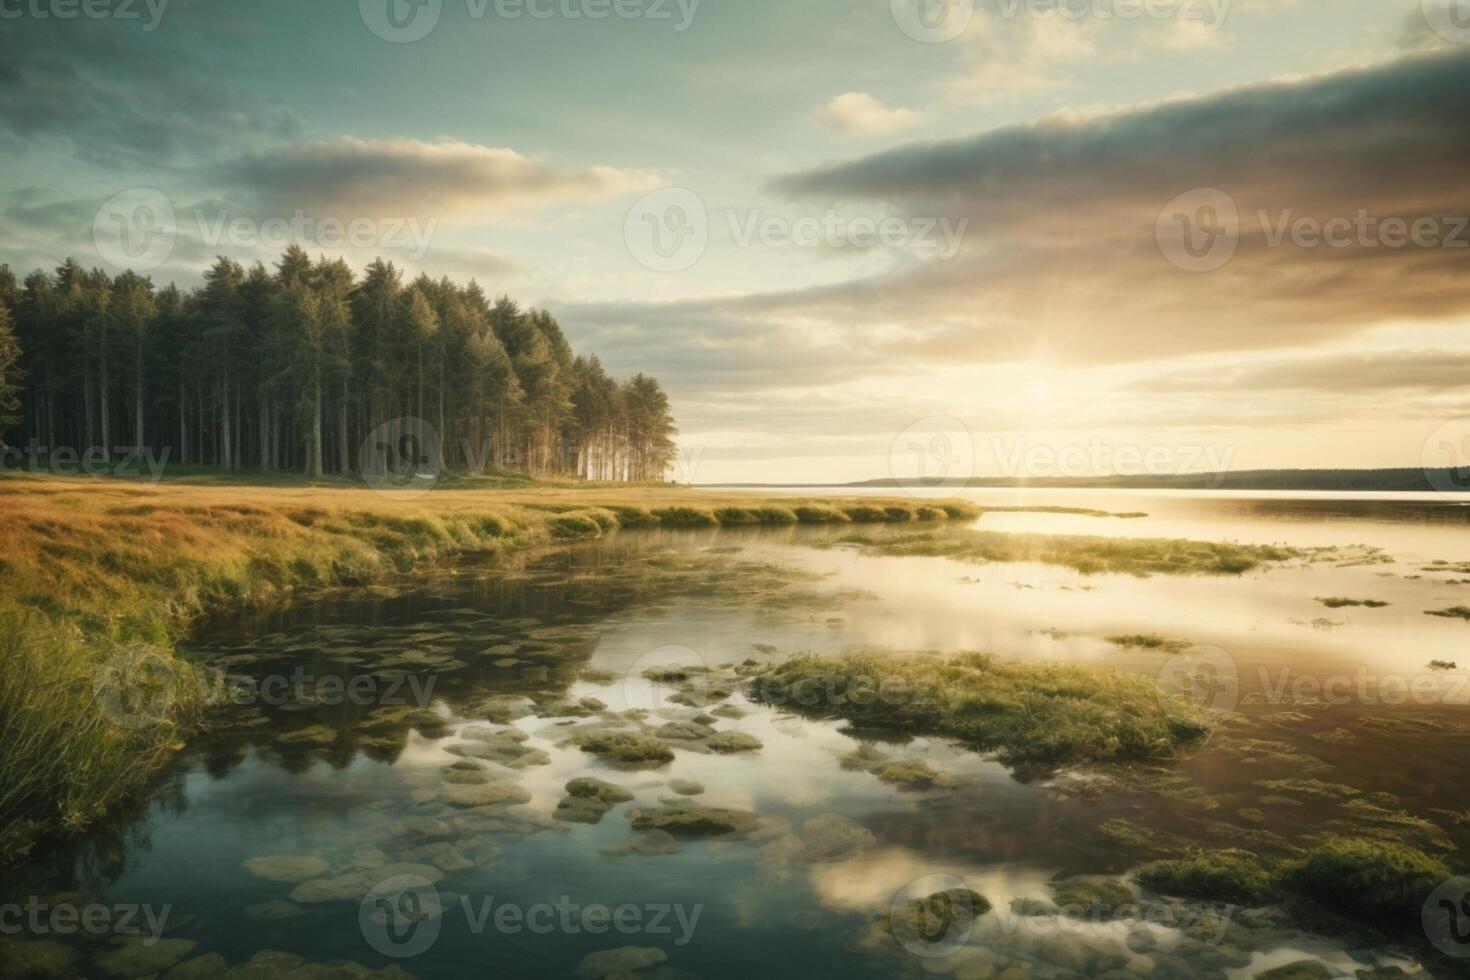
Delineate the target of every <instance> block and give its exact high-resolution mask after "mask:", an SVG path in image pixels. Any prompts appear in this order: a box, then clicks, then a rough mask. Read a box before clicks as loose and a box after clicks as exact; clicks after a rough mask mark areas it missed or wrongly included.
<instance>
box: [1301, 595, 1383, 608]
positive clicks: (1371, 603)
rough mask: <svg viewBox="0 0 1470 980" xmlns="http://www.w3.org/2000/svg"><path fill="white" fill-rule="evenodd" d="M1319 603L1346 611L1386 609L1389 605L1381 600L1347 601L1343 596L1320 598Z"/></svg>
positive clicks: (1318, 598)
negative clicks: (1361, 608) (1349, 609)
mask: <svg viewBox="0 0 1470 980" xmlns="http://www.w3.org/2000/svg"><path fill="white" fill-rule="evenodd" d="M1317 601H1318V602H1320V603H1322V605H1324V606H1326V607H1327V608H1328V609H1346V608H1349V607H1358V606H1361V607H1363V608H1365V609H1384V608H1386V607H1387V606H1388V605H1389V604H1388V603H1386V602H1384V601H1382V600H1380V599H1347V598H1344V597H1342V596H1327V597H1325V598H1324V597H1322V596H1318V597H1317Z"/></svg>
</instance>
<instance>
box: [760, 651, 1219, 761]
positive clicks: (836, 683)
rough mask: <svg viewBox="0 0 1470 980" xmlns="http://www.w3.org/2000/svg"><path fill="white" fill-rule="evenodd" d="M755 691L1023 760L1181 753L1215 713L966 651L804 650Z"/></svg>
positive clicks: (1113, 682) (796, 706)
mask: <svg viewBox="0 0 1470 980" xmlns="http://www.w3.org/2000/svg"><path fill="white" fill-rule="evenodd" d="M752 696H753V697H754V698H755V699H756V700H757V701H761V702H764V703H767V704H771V705H773V706H778V707H781V708H785V709H787V710H790V711H794V712H796V713H798V714H802V715H806V716H808V717H818V718H840V719H843V720H846V721H849V722H851V723H853V724H854V725H855V726H856V727H858V728H862V729H865V730H878V731H881V730H888V731H897V732H900V733H902V734H906V735H930V736H944V737H949V738H954V739H958V740H959V741H961V742H963V743H965V744H966V745H968V746H970V747H971V748H974V749H977V750H980V751H997V752H998V753H999V754H1000V757H1001V759H1002V761H1004V762H1006V763H1007V764H1009V765H1012V766H1014V767H1017V768H1026V769H1028V770H1037V771H1040V770H1045V769H1048V768H1054V767H1058V766H1063V765H1069V764H1077V763H1104V762H1118V761H1127V760H1148V759H1163V758H1172V757H1174V756H1176V755H1177V754H1179V753H1180V752H1181V751H1182V750H1183V749H1185V748H1187V747H1188V746H1190V745H1192V744H1194V743H1197V742H1199V741H1200V740H1202V739H1203V738H1204V737H1205V736H1206V735H1207V734H1208V733H1209V731H1210V720H1209V718H1208V716H1207V715H1206V714H1205V713H1204V711H1203V710H1202V709H1200V708H1199V707H1198V706H1196V705H1195V704H1194V703H1193V702H1191V701H1188V700H1186V699H1184V698H1179V697H1176V696H1173V695H1170V694H1167V693H1166V692H1164V691H1162V690H1160V689H1159V687H1158V685H1156V684H1155V683H1154V682H1153V681H1151V680H1148V679H1146V678H1143V677H1140V676H1138V675H1135V674H1128V673H1123V672H1121V671H1115V670H1110V669H1107V668H1101V667H1093V666H1087V665H1078V664H1015V663H1004V662H1002V661H999V660H996V659H995V658H994V657H991V656H988V655H985V654H978V653H967V654H960V655H956V656H949V657H943V656H936V655H930V654H919V655H909V656H904V655H884V656H880V655H874V654H863V653H851V654H845V655H842V656H838V657H818V656H812V655H803V656H798V657H794V658H792V659H790V660H787V661H785V662H784V663H781V664H778V665H775V666H772V667H769V668H767V669H765V670H763V671H761V672H760V673H758V674H756V675H754V677H753V683H752Z"/></svg>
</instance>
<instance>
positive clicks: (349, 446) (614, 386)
mask: <svg viewBox="0 0 1470 980" xmlns="http://www.w3.org/2000/svg"><path fill="white" fill-rule="evenodd" d="M412 420H421V422H419V423H415V422H413V421H412ZM423 424H427V426H428V427H431V428H432V429H433V431H434V432H435V433H437V435H438V437H439V445H440V446H441V447H442V449H441V451H440V455H441V457H442V463H443V465H444V466H445V467H447V468H449V469H451V470H457V471H460V472H482V471H486V470H511V471H518V472H525V473H529V474H532V475H537V476H544V475H559V476H575V477H579V478H582V479H589V480H616V481H659V480H662V479H664V478H665V475H666V474H667V473H668V470H669V468H670V466H671V465H672V463H673V460H674V454H675V450H674V443H673V436H674V435H675V434H676V432H677V429H676V427H675V424H674V419H673V416H672V414H671V412H670V409H669V400H668V396H667V395H666V394H665V393H664V391H663V389H662V388H661V387H660V385H659V383H658V382H657V381H656V380H654V379H653V378H650V377H648V376H646V375H643V374H638V375H635V376H634V377H633V378H631V379H629V380H627V381H623V382H619V381H617V380H615V379H614V378H612V377H610V376H609V375H608V374H607V372H606V371H605V370H604V369H603V367H602V365H601V363H600V362H599V361H598V359H597V358H596V357H595V356H579V355H576V354H574V353H573V351H572V348H571V345H570V344H569V343H568V342H567V339H566V337H565V336H564V335H563V333H562V330H561V327H560V326H559V325H558V324H557V322H556V320H555V318H553V317H552V316H551V314H550V313H547V312H545V311H541V310H532V309H522V308H521V307H520V306H518V305H517V304H516V303H515V302H513V301H512V300H510V299H509V298H508V297H504V296H502V297H500V298H498V299H496V300H494V301H492V300H491V299H490V298H489V297H487V296H486V295H485V293H484V291H483V290H482V289H481V288H480V286H479V285H478V284H477V283H476V282H474V281H473V280H472V281H471V282H470V283H469V285H467V286H461V285H458V284H456V283H454V282H451V281H450V280H449V279H447V278H446V279H438V280H434V279H430V278H429V277H427V276H420V277H419V278H417V279H415V280H413V281H412V282H405V281H404V279H403V276H402V274H401V273H400V272H399V271H398V270H397V269H396V268H394V266H393V265H392V264H391V263H388V262H384V261H382V260H381V259H379V260H377V261H375V262H373V263H372V264H371V265H369V266H368V267H367V269H366V270H365V271H364V273H363V274H362V276H361V277H358V276H356V275H355V274H354V273H353V270H352V269H351V268H350V267H349V266H348V265H347V264H346V262H344V261H342V260H341V259H336V260H328V259H326V258H321V259H318V260H317V261H312V259H311V258H310V257H309V256H308V255H307V253H306V252H305V251H304V250H303V249H302V248H300V247H299V246H295V245H293V246H291V247H289V248H287V249H286V251H285V253H284V254H283V255H282V256H281V259H280V261H279V262H277V263H276V264H275V266H274V268H273V269H267V268H266V267H265V265H264V264H262V263H256V264H255V265H254V266H253V267H251V268H249V269H246V268H244V267H243V266H241V265H240V264H239V263H237V262H234V261H233V260H231V259H228V258H225V257H223V256H221V257H220V258H219V259H217V260H216V261H215V263H214V264H213V265H212V266H211V267H210V268H209V270H208V271H207V272H206V273H205V274H204V282H203V284H202V285H201V286H199V288H197V289H195V290H193V291H192V292H188V293H186V292H184V291H182V290H180V289H179V288H178V287H176V286H174V285H172V284H170V285H168V286H166V287H164V288H162V289H155V288H154V285H153V283H152V281H151V280H150V279H149V278H148V277H146V276H140V275H137V274H135V273H133V272H131V271H128V272H124V273H122V274H120V275H118V276H116V277H110V276H109V275H108V274H107V273H106V272H104V271H102V270H100V269H90V270H89V269H86V268H84V267H82V266H81V265H80V264H79V263H77V262H76V261H75V260H73V259H68V260H67V261H65V262H63V263H62V264H61V265H60V266H59V267H58V268H57V269H56V270H55V271H54V272H47V271H45V270H36V271H35V272H32V273H31V274H30V275H28V276H26V277H25V279H24V281H17V279H16V277H15V275H14V273H12V272H11V270H10V268H9V267H8V266H0V445H4V444H5V441H6V436H7V433H8V434H9V435H10V437H11V439H12V441H15V437H16V436H17V435H18V436H19V442H21V443H27V444H33V445H38V446H41V447H52V448H55V447H62V446H69V447H74V448H80V449H84V450H85V449H88V448H90V447H102V448H103V449H104V450H105V451H108V452H111V451H114V450H117V449H120V448H121V447H128V448H129V449H136V450H137V451H139V452H142V451H145V450H151V451H153V452H155V453H162V452H164V451H167V452H169V453H170V459H171V461H172V462H177V463H183V464H188V465H194V466H205V467H213V468H216V469H218V470H222V471H232V470H259V471H265V472H288V471H295V472H301V473H304V474H306V475H308V476H323V475H326V474H344V475H345V474H352V473H357V472H360V471H361V470H362V469H363V468H366V467H370V466H371V465H373V463H374V460H376V454H375V453H374V452H373V451H372V448H371V447H373V446H375V445H379V444H381V443H382V441H383V440H384V438H386V439H387V440H388V441H389V442H390V443H391V441H392V440H393V439H396V438H399V437H401V436H402V435H403V434H404V433H405V432H407V431H409V430H411V429H415V430H422V427H423ZM415 434H417V431H416V432H415ZM368 456H372V457H373V459H369V458H367V457H368Z"/></svg>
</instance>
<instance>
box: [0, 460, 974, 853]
mask: <svg viewBox="0 0 1470 980" xmlns="http://www.w3.org/2000/svg"><path fill="white" fill-rule="evenodd" d="M976 514H978V511H977V510H976V509H975V508H974V507H972V506H970V505H967V504H962V503H956V502H942V503H941V502H922V503H921V502H917V501H914V500H902V499H892V500H879V499H873V498H864V499H863V500H861V501H847V502H841V501H816V500H792V499H782V500H761V499H760V498H758V497H754V496H751V495H738V496H737V495H733V494H731V495H720V494H711V493H705V492H694V491H690V490H684V489H679V488H675V487H671V486H634V487H630V486H627V485H607V484H602V485H599V484H591V485H544V486H543V485H535V484H525V483H518V484H515V485H513V486H511V487H509V488H506V487H503V486H502V487H499V488H496V487H495V486H494V485H489V486H488V487H487V488H471V487H460V488H455V487H450V488H447V489H436V490H434V491H432V492H429V493H427V494H423V495H419V496H412V497H409V496H402V495H394V494H384V493H379V492H376V491H373V490H369V489H365V488H361V487H353V486H351V485H349V484H344V483H336V484H324V485H306V484H300V485H293V484H284V485H280V484H277V485H270V484H262V483H251V484H238V483H237V484H231V483H225V482H223V481H219V480H205V481H194V482H184V481H178V482H171V481H165V482H163V483H160V484H148V483H142V482H127V481H121V480H113V479H107V478H99V477H79V478H66V477H53V476H44V475H33V474H15V475H9V476H6V477H4V478H0V662H3V666H4V669H3V671H0V726H3V730H0V741H3V744H4V745H5V747H6V750H5V753H4V755H3V756H0V814H4V816H5V821H4V825H3V827H0V863H4V862H5V861H7V860H12V861H13V860H16V859H18V858H21V857H23V856H24V855H25V854H26V853H28V851H29V849H30V847H31V846H32V845H33V844H34V842H35V841H36V840H38V839H39V838H41V837H43V836H45V835H47V834H55V833H70V832H75V831H76V830H79V829H81V828H83V827H85V826H87V825H88V824H89V823H91V822H93V821H94V820H96V819H97V818H98V817H100V816H101V815H102V814H103V813H105V812H106V811H107V809H108V808H109V807H110V806H112V805H114V804H115V803H116V802H117V801H118V800H120V799H121V798H123V797H125V796H126V795H127V794H128V793H129V792H131V791H133V790H135V789H136V788H137V787H138V786H139V785H140V784H142V783H143V782H145V781H146V780H147V779H148V777H149V776H150V775H151V774H152V773H154V772H156V771H157V769H158V767H159V766H160V765H161V764H162V763H163V762H164V761H166V759H167V758H168V757H169V755H170V754H171V753H172V751H174V750H175V749H176V748H177V747H178V746H179V745H180V744H181V739H182V738H183V737H184V736H185V735H186V734H187V733H188V732H189V731H190V730H191V729H193V728H194V727H195V726H198V725H200V724H203V723H206V722H207V718H205V717H204V703H203V697H202V685H200V684H199V683H197V681H195V682H191V678H192V672H191V671H190V669H189V668H188V666H187V665H178V666H177V676H178V677H179V678H180V681H179V683H178V690H177V691H176V692H175V696H174V697H173V698H172V701H171V705H172V710H171V712H170V714H169V716H168V717H167V718H164V719H161V720H160V723H159V724H156V725H149V726H145V727H142V728H137V729H120V728H118V727H116V726H114V725H112V724H110V723H109V721H108V719H107V717H106V716H105V714H104V713H103V712H102V711H101V710H100V709H99V707H98V704H97V702H98V686H99V676H100V673H101V671H102V670H103V665H104V664H108V663H109V662H111V663H116V662H117V660H116V657H117V655H118V653H119V651H123V650H128V649H133V648H135V647H136V645H138V644H147V645H150V646H152V647H156V648H157V649H158V651H159V654H158V655H159V656H162V657H168V656H169V655H170V654H169V651H171V650H172V647H173V644H174V642H175V641H177V640H178V639H179V637H181V636H182V635H184V634H185V633H186V632H187V631H188V629H189V628H190V626H191V624H192V623H194V622H195V621H196V620H197V619H198V618H199V617H200V616H201V615H203V614H205V613H206V612H209V611H212V610H216V609H220V608H223V607H226V606H228V605H230V604H240V603H255V602H268V601H274V600H279V599H280V598H281V597H283V596H286V595H289V594H291V593H293V592H296V591H299V590H303V589H319V588H330V587H333V586H341V585H354V584H361V583H365V582H370V581H373V580H375V579H379V578H382V577H384V576H387V575H392V574H397V573H402V572H407V571H410V570H413V569H416V568H422V567H425V566H428V565H431V564H433V563H436V562H442V561H446V560H448V559H451V558H455V557H459V556H466V555H477V554H478V555H484V556H486V557H487V558H491V559H493V558H494V557H495V556H497V555H503V554H508V553H510V552H513V551H519V550H523V549H526V548H530V547H535V546H538V545H549V544H554V543H556V542H558V541H569V540H579V539H588V538H595V537H598V536H600V535H603V534H607V533H615V532H616V531H618V530H619V529H621V528H640V527H657V526H665V527H715V526H719V525H745V526H748V525H755V524H795V523H834V522H842V523H846V522H872V523H877V522H898V521H905V522H906V521H912V520H920V521H939V520H945V519H948V518H966V517H972V516H975V515H976Z"/></svg>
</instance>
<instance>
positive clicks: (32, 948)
mask: <svg viewBox="0 0 1470 980" xmlns="http://www.w3.org/2000/svg"><path fill="white" fill-rule="evenodd" d="M80 957H81V954H80V953H78V952H77V951H76V950H74V949H72V948H71V947H70V946H65V945H62V944H61V943H58V942H53V941H51V940H50V939H37V940H33V941H16V942H11V941H8V940H0V977H36V978H39V980H51V978H53V977H57V978H59V977H69V976H72V975H73V973H74V970H73V966H74V965H75V964H76V961H77V960H78V959H79V958H80Z"/></svg>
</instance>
